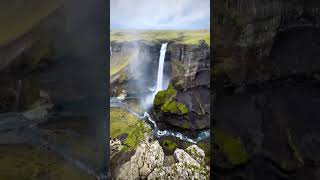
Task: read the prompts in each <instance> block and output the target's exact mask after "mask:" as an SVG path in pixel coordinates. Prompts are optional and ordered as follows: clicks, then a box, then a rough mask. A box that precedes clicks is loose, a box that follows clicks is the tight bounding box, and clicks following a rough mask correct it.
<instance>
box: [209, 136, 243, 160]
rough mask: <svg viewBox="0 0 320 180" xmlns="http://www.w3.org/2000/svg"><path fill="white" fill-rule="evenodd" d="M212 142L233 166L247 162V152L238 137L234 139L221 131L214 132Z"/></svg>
mask: <svg viewBox="0 0 320 180" xmlns="http://www.w3.org/2000/svg"><path fill="white" fill-rule="evenodd" d="M214 141H215V144H216V145H217V146H218V147H219V149H220V151H221V152H222V154H223V155H224V156H225V157H226V158H227V159H228V161H229V162H230V163H231V164H232V165H233V166H237V165H242V164H245V163H246V162H247V160H248V157H247V152H246V149H245V147H244V146H243V144H242V143H241V141H240V138H239V137H238V138H234V137H231V136H229V135H226V134H224V133H223V132H222V131H221V130H216V131H215V134H214Z"/></svg>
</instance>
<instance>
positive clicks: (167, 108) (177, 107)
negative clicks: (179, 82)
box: [161, 98, 189, 115]
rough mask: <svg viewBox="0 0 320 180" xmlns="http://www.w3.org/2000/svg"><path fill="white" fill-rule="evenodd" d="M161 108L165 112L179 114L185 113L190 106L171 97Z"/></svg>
mask: <svg viewBox="0 0 320 180" xmlns="http://www.w3.org/2000/svg"><path fill="white" fill-rule="evenodd" d="M161 110H162V111H163V112H168V113H172V114H179V115H184V114H187V113H188V112H189V110H188V108H187V107H186V106H185V105H184V104H181V103H179V102H177V101H174V100H172V98H170V99H169V100H168V101H167V102H166V103H165V104H164V105H163V106H162V107H161Z"/></svg>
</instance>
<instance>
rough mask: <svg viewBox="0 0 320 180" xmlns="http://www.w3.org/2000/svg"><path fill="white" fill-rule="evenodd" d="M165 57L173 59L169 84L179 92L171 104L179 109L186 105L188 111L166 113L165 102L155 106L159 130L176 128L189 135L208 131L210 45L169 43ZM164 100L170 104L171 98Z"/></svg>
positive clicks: (201, 43)
mask: <svg viewBox="0 0 320 180" xmlns="http://www.w3.org/2000/svg"><path fill="white" fill-rule="evenodd" d="M166 58H167V59H168V60H170V62H171V68H172V72H171V79H170V84H171V85H172V87H173V89H175V91H176V94H175V95H174V96H173V97H172V102H174V103H177V104H178V105H177V106H178V107H179V106H185V108H186V109H187V112H186V113H184V112H182V113H183V114H181V112H175V111H176V110H174V108H173V109H172V110H170V111H165V110H163V108H164V106H166V105H165V103H166V102H163V105H162V106H155V111H154V115H155V117H156V121H157V122H158V123H159V126H160V128H161V127H163V128H167V126H173V127H174V128H178V129H180V130H182V131H187V132H191V131H196V130H200V129H206V128H209V126H210V116H209V114H210V113H209V112H210V99H209V98H208V97H209V96H210V91H209V90H210V48H209V46H208V45H207V44H205V43H204V42H200V43H199V44H198V45H186V44H175V43H173V44H169V46H168V49H167V57H166ZM156 98H157V97H156ZM165 101H167V102H168V101H171V99H170V98H168V99H166V100H165ZM168 107H170V105H169V106H168ZM170 108H172V107H170ZM165 109H168V108H165ZM177 111H179V110H177ZM190 130H191V131H190Z"/></svg>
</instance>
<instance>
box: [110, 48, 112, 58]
mask: <svg viewBox="0 0 320 180" xmlns="http://www.w3.org/2000/svg"><path fill="white" fill-rule="evenodd" d="M110 56H112V47H111V46H110Z"/></svg>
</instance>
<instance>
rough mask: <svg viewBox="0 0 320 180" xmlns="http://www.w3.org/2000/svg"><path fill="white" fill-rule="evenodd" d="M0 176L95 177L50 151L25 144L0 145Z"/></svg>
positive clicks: (30, 179) (14, 179)
mask: <svg viewBox="0 0 320 180" xmlns="http://www.w3.org/2000/svg"><path fill="white" fill-rule="evenodd" d="M0 177H1V179H10V180H42V179H57V180H68V179H79V180H90V179H92V180H93V179H95V178H94V177H91V176H89V175H87V174H85V173H84V172H83V171H81V170H79V169H75V168H74V167H72V166H70V165H69V164H68V163H67V162H65V161H62V160H61V159H60V158H58V157H56V156H55V155H54V154H52V153H51V152H49V151H46V150H44V149H39V148H35V147H33V146H30V145H27V144H6V145H0Z"/></svg>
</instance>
